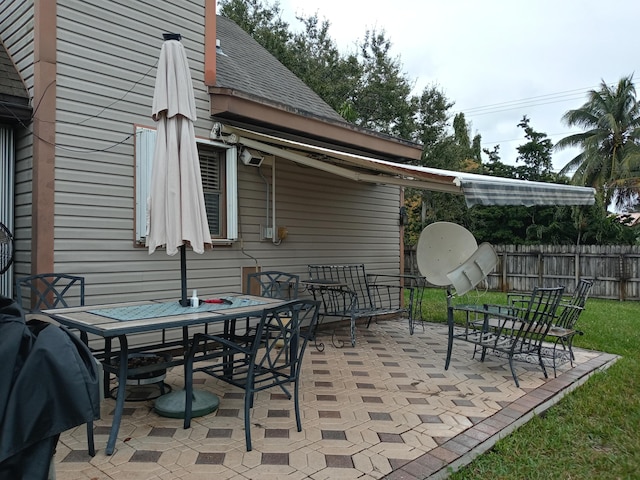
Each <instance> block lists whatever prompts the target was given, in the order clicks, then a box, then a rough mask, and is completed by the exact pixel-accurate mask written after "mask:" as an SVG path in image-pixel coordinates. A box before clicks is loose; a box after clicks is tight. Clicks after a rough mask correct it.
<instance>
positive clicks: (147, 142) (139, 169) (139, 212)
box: [135, 127, 156, 244]
mask: <svg viewBox="0 0 640 480" xmlns="http://www.w3.org/2000/svg"><path fill="white" fill-rule="evenodd" d="M155 147H156V131H155V130H152V129H150V128H142V127H138V128H136V210H135V216H136V242H138V243H142V244H144V243H145V240H146V238H147V228H148V221H147V219H148V211H147V202H148V199H149V193H150V192H149V189H150V187H151V165H152V163H153V152H154V150H155Z"/></svg>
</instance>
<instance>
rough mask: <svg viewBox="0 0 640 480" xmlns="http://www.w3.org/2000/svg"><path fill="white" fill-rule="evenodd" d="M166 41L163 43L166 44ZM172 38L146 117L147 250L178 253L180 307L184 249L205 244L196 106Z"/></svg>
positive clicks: (176, 41) (206, 230) (164, 47)
mask: <svg viewBox="0 0 640 480" xmlns="http://www.w3.org/2000/svg"><path fill="white" fill-rule="evenodd" d="M167 38H168V39H167ZM179 39H180V36H179V35H178V34H165V42H164V43H163V45H162V50H161V51H160V59H159V61H158V72H157V76H156V84H155V90H154V93H153V108H152V117H153V119H154V120H155V121H156V122H157V137H156V145H155V151H154V156H153V165H152V171H151V188H150V192H151V193H150V195H149V203H148V205H149V212H148V215H149V219H148V222H149V223H148V232H147V246H148V247H149V254H152V253H153V252H154V251H155V250H156V248H157V247H162V246H164V247H166V251H167V254H168V255H175V254H176V253H177V252H178V250H180V260H181V265H180V267H181V281H182V285H181V287H182V288H181V290H182V292H181V293H182V299H181V303H182V304H183V305H185V306H186V305H187V288H186V253H185V245H186V244H188V245H190V246H191V248H192V249H193V251H194V252H196V253H200V254H201V253H203V252H204V249H205V245H207V244H209V245H210V244H211V234H210V233H209V223H208V222H207V213H206V209H205V203H204V194H203V191H202V178H201V176H200V161H199V158H198V148H197V146H196V138H195V133H194V128H193V122H195V120H196V105H195V98H194V95H193V84H192V82H191V73H190V72H189V64H188V61H187V55H186V53H185V50H184V47H183V45H182V43H180V41H179Z"/></svg>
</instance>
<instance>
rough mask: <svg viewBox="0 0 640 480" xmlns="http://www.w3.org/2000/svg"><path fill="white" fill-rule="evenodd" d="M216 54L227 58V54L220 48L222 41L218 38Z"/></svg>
mask: <svg viewBox="0 0 640 480" xmlns="http://www.w3.org/2000/svg"><path fill="white" fill-rule="evenodd" d="M216 53H219V54H220V55H222V56H225V57H226V56H227V54H226V53H224V52H223V51H222V47H221V46H220V39H219V38H216Z"/></svg>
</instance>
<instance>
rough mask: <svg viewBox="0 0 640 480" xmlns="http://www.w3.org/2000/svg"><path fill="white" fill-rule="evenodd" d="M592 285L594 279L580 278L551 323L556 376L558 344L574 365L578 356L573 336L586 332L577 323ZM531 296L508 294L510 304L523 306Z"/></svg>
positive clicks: (561, 302)
mask: <svg viewBox="0 0 640 480" xmlns="http://www.w3.org/2000/svg"><path fill="white" fill-rule="evenodd" d="M591 287H593V280H586V279H580V281H579V282H578V285H577V286H576V289H575V290H574V292H573V295H570V296H569V295H566V296H563V298H562V300H561V301H560V305H559V306H558V311H557V312H556V313H557V315H556V319H555V320H554V321H553V323H552V324H551V327H550V328H549V332H548V333H547V337H548V338H549V339H551V340H552V341H553V351H552V356H553V375H554V376H556V375H557V372H556V367H557V360H558V357H559V355H560V354H559V353H558V352H557V348H558V345H560V346H561V347H562V349H563V350H564V351H566V352H567V355H568V357H569V362H570V364H571V366H572V367H573V361H574V360H575V358H576V357H575V355H574V353H573V337H575V336H576V335H583V334H584V333H583V332H582V331H581V330H578V329H577V328H576V324H577V322H578V319H579V318H580V315H581V314H582V312H583V311H584V309H585V306H586V303H587V299H588V298H589V292H590V291H591ZM529 298H530V297H529V296H528V295H526V294H518V293H515V294H514V293H510V294H508V295H507V301H508V302H509V304H511V305H518V306H522V305H523V304H524V302H527V301H528V300H529Z"/></svg>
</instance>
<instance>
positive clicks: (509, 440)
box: [423, 289, 640, 480]
mask: <svg viewBox="0 0 640 480" xmlns="http://www.w3.org/2000/svg"><path fill="white" fill-rule="evenodd" d="M469 296H470V298H468V299H466V300H464V299H462V300H461V301H462V303H503V302H504V300H505V296H504V294H501V293H495V292H486V293H481V294H477V293H476V294H469ZM423 318H424V319H425V320H426V321H433V322H446V301H445V294H444V292H443V290H441V289H428V290H427V291H426V293H425V300H424V302H423ZM578 326H579V328H580V329H581V330H583V331H584V332H585V335H583V336H576V337H575V340H574V345H575V346H576V347H581V348H586V349H591V350H597V351H602V352H608V353H614V354H617V355H620V356H621V358H620V360H618V361H617V362H616V363H615V364H614V365H613V366H612V367H610V368H609V369H608V370H606V371H603V372H599V373H597V374H595V375H593V376H592V377H591V378H590V379H589V380H588V381H587V382H586V383H585V384H584V385H582V386H581V387H579V388H578V389H576V390H575V391H573V392H572V393H570V394H569V395H567V396H566V397H565V398H563V399H562V400H561V401H560V402H559V403H558V404H557V405H555V406H553V407H552V408H550V409H549V410H547V411H546V412H545V413H544V414H543V415H541V416H537V417H534V418H533V419H532V420H531V421H530V422H528V423H526V424H525V425H523V426H522V427H520V428H519V429H518V430H516V431H515V432H513V433H512V434H511V435H509V436H508V437H506V438H504V439H502V440H500V441H498V443H496V445H495V446H494V447H493V449H491V450H490V451H488V452H486V453H485V454H483V455H481V456H479V457H477V458H476V459H475V460H474V461H473V462H472V463H471V464H469V465H467V466H466V467H463V468H461V469H460V470H458V471H457V472H454V473H452V474H451V476H450V478H451V479H452V480H468V479H487V478H490V479H492V480H501V479H510V480H511V479H532V480H533V479H545V480H548V479H572V480H575V479H594V478H598V479H637V478H640V453H638V452H640V303H637V302H619V301H614V300H600V299H594V298H590V299H589V300H588V301H587V307H586V309H585V311H584V312H583V314H582V316H581V317H580V320H579V324H578Z"/></svg>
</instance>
